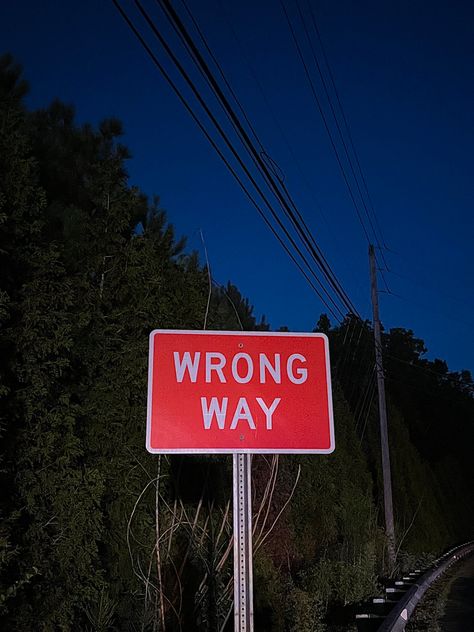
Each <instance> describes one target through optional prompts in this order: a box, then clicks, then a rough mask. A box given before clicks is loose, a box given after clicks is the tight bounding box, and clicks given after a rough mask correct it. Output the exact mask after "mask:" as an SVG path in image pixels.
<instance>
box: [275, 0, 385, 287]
mask: <svg viewBox="0 0 474 632" xmlns="http://www.w3.org/2000/svg"><path fill="white" fill-rule="evenodd" d="M280 5H281V8H282V10H283V13H284V15H285V20H286V23H287V25H288V28H289V30H290V33H291V36H292V39H293V43H294V44H295V48H296V51H297V53H298V57H299V59H300V61H301V64H302V66H303V68H304V71H305V75H306V78H307V80H308V83H309V86H310V89H311V93H312V96H313V99H314V101H315V103H316V105H317V109H318V111H319V114H320V116H321V118H322V121H323V124H324V128H325V130H326V133H327V135H328V137H329V140H330V143H331V147H332V149H333V152H334V155H335V157H336V160H337V163H338V165H339V168H340V171H341V175H342V177H343V180H344V182H345V184H346V188H347V190H348V192H349V196H350V199H351V201H352V204H353V206H354V209H355V211H356V214H357V218H358V220H359V223H360V225H361V226H362V229H363V232H364V235H365V237H366V239H367V242H368V243H369V244H370V243H372V240H371V239H370V237H369V232H368V230H367V227H366V225H365V222H364V220H363V217H362V213H361V211H360V208H359V205H358V203H357V201H356V196H355V194H354V192H353V190H352V186H351V184H350V179H349V177H348V174H347V173H346V169H345V168H344V165H343V162H342V159H341V156H340V154H339V151H338V149H337V146H336V142H335V140H334V137H333V134H332V132H331V129H330V126H329V122H328V120H327V117H326V114H325V112H324V108H323V106H322V103H321V99H320V98H319V95H318V93H317V90H316V86H315V84H314V82H313V80H312V77H311V73H310V72H309V68H308V64H307V63H306V61H305V58H304V54H303V50H302V47H301V46H300V44H299V42H298V38H297V35H296V31H295V29H294V28H293V24H292V22H291V19H290V16H289V14H288V11H287V10H286V7H285V4H284V2H283V0H280ZM296 6H297V10H298V14H299V16H300V20H301V22H302V24H303V29H304V32H305V35H306V38H307V40H308V43H309V46H310V50H311V53H312V57H313V61H314V63H315V66H316V68H317V70H318V74H319V77H320V79H321V83H322V85H323V89H324V93H325V95H326V99H327V101H328V103H329V107H330V110H331V114H332V116H333V119H334V122H335V125H336V129H337V131H338V134H339V137H340V140H341V143H342V146H343V149H344V154H345V156H346V160H347V162H348V164H349V169H350V173H351V174H352V178H353V180H354V182H355V184H356V187H357V192H358V194H359V197H360V200H361V202H362V206H363V208H364V211H365V214H366V216H367V219H368V222H369V226H370V229H371V231H372V234H373V236H374V238H375V243H376V244H377V246H378V248H379V251H380V253H381V256H382V260H383V262H384V265H385V267H386V268H387V269H388V264H387V262H386V259H385V255H384V253H383V249H382V246H381V245H380V241H379V238H378V236H377V231H376V230H375V226H374V223H373V221H372V218H371V217H370V213H369V209H368V207H367V204H366V201H365V199H364V195H363V193H362V188H361V185H360V183H359V178H358V177H357V174H356V171H355V168H354V165H353V162H352V158H351V156H350V152H349V149H348V147H347V143H346V141H345V138H344V134H343V133H342V129H341V125H340V123H339V120H338V117H337V114H336V111H335V108H334V105H333V102H332V98H331V95H330V93H329V90H328V86H327V83H326V80H325V78H324V74H323V72H322V69H321V65H320V63H319V61H318V58H317V55H316V52H315V49H314V46H313V43H312V40H311V37H310V35H309V32H308V29H307V26H306V20H305V18H304V16H303V13H302V11H301V7H300V4H299V2H298V0H297V2H296ZM313 19H314V15H313ZM314 23H315V20H314ZM318 33H319V31H318ZM326 59H327V58H326ZM327 63H328V62H327ZM333 83H334V81H333ZM334 85H335V84H334ZM339 103H340V99H339ZM340 107H341V108H342V105H341V106H340ZM344 120H345V122H346V128H347V129H348V125H347V119H346V117H345V116H344ZM350 138H351V141H352V135H350ZM352 148H353V152H354V155H356V152H355V147H354V143H353V142H352ZM357 162H358V164H359V167H360V161H359V160H358V158H357ZM364 181H365V178H364ZM365 184H366V182H365ZM374 212H375V211H374ZM381 275H382V277H383V272H381ZM383 281H384V283H385V285H386V286H387V288H388V284H387V281H386V280H385V277H383Z"/></svg>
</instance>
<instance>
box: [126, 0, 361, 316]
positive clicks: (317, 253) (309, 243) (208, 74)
mask: <svg viewBox="0 0 474 632" xmlns="http://www.w3.org/2000/svg"><path fill="white" fill-rule="evenodd" d="M157 2H158V3H159V4H160V6H161V7H162V8H163V9H164V10H165V12H166V15H167V17H168V19H169V21H170V23H171V24H172V26H173V27H176V29H177V30H178V31H179V34H180V36H181V39H182V41H183V43H184V44H185V46H186V47H187V48H188V50H189V51H190V52H191V54H192V56H193V59H194V61H195V63H196V64H197V65H198V67H199V69H200V71H201V72H202V74H203V76H204V77H205V78H206V80H207V81H208V82H209V84H210V85H211V87H212V89H213V91H214V93H215V95H216V97H217V98H218V100H219V101H220V103H221V105H222V107H223V109H224V111H225V113H226V114H227V115H228V117H229V119H230V120H231V123H232V125H233V126H234V129H235V130H236V132H237V133H238V134H239V136H240V138H241V140H242V142H243V144H244V146H245V148H246V150H247V152H248V153H249V155H250V157H251V158H252V160H253V162H254V164H255V166H256V167H257V168H258V169H259V171H260V172H261V173H262V174H263V177H264V179H265V180H266V182H267V184H268V186H269V187H270V189H271V190H272V192H273V194H274V195H275V197H276V199H277V201H278V202H279V204H280V205H281V206H282V209H283V211H284V212H285V214H286V215H287V217H288V218H289V219H290V221H291V223H292V225H293V226H294V227H295V229H296V231H297V233H298V234H299V236H300V238H301V240H302V241H303V242H304V244H305V246H306V248H307V249H308V251H309V253H310V254H311V256H312V258H313V259H314V261H315V262H316V264H317V265H318V266H319V268H320V270H321V272H322V273H323V274H324V276H325V277H326V280H327V281H328V282H329V283H330V285H331V286H332V287H333V289H334V291H335V292H336V294H337V295H338V296H339V297H340V299H341V300H342V301H343V304H345V305H346V306H347V307H348V308H349V310H350V311H351V312H353V313H356V312H357V310H356V309H355V307H354V305H353V304H352V302H351V301H350V299H349V297H348V296H347V294H346V293H345V292H344V290H343V289H342V287H341V285H340V283H339V281H338V280H337V278H336V277H335V275H334V273H333V272H332V270H331V268H330V266H329V264H328V262H327V260H326V258H325V257H324V255H323V253H322V251H321V250H320V248H319V246H318V245H317V244H316V242H315V240H314V238H312V235H311V234H310V232H309V229H308V227H307V225H306V223H305V222H304V220H303V218H302V216H301V213H300V212H299V210H298V208H297V206H296V204H295V202H294V201H293V199H292V198H291V195H290V193H289V191H288V189H287V187H286V186H285V185H284V183H283V181H282V180H281V179H279V178H277V180H278V183H277V182H275V180H274V178H273V174H272V171H271V169H269V168H268V166H267V164H266V162H265V161H264V160H263V157H262V155H261V153H259V152H258V151H257V149H256V148H255V146H254V145H253V143H252V141H251V139H250V138H249V136H248V135H247V133H246V131H245V129H244V127H243V126H242V124H241V122H240V121H239V119H238V117H237V115H236V113H235V111H234V110H233V108H232V106H231V104H230V102H229V101H228V99H227V97H226V96H225V94H224V92H223V91H222V89H221V87H220V86H219V84H218V82H217V81H216V78H215V77H214V75H213V74H212V71H211V70H210V68H209V66H208V64H207V62H206V61H205V59H204V57H203V56H202V54H201V53H200V51H199V50H198V48H197V46H196V44H195V42H194V41H193V39H192V37H191V36H190V34H189V32H188V31H187V29H186V27H185V25H184V23H183V21H182V20H181V19H180V17H179V15H178V14H177V12H176V11H175V9H174V7H173V6H172V4H171V2H170V1H169V0H157ZM136 3H137V4H140V3H139V2H138V0H136ZM206 46H207V48H208V49H209V46H208V45H207V44H206ZM227 83H228V82H227ZM246 118H247V117H246ZM247 120H248V118H247ZM252 129H253V127H252ZM257 138H258V135H257ZM259 142H260V141H259ZM260 144H261V143H260ZM265 153H266V152H265ZM267 155H268V154H267ZM278 184H279V185H280V186H281V188H282V189H283V191H284V194H285V195H283V194H282V192H281V190H280V189H279V187H278Z"/></svg>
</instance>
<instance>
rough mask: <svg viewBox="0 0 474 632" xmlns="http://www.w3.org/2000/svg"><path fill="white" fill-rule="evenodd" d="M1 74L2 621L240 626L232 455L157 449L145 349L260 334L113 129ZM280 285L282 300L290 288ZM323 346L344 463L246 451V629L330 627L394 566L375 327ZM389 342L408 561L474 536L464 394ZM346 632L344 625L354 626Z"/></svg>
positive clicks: (399, 511)
mask: <svg viewBox="0 0 474 632" xmlns="http://www.w3.org/2000/svg"><path fill="white" fill-rule="evenodd" d="M26 91H27V87H26V84H25V83H24V81H23V79H22V76H21V71H20V69H19V68H18V67H17V66H16V65H15V64H14V62H13V60H12V59H11V58H9V57H6V56H5V57H3V58H1V60H0V270H1V282H0V332H1V337H0V442H1V451H0V459H1V461H0V476H1V484H0V494H1V516H0V517H1V526H0V627H1V628H2V629H4V630H12V631H23V630H25V631H29V630H31V631H56V630H63V631H69V630H71V631H75V630H96V631H105V630H137V631H138V630H141V631H148V630H153V631H158V630H168V631H169V632H172V631H175V630H183V631H187V630H204V631H205V630H209V631H217V630H230V629H232V625H233V621H232V616H231V613H232V589H233V585H232V515H231V514H232V508H231V487H232V486H231V458H230V457H212V458H211V457H202V458H196V457H174V458H169V457H164V456H163V457H160V456H156V455H155V456H151V455H149V454H147V453H146V451H145V448H144V442H145V417H146V380H147V345H148V334H149V332H150V331H151V330H152V329H154V328H174V329H179V328H186V329H202V327H203V323H204V318H205V315H206V312H208V317H207V324H208V327H209V328H214V329H239V328H243V329H245V330H253V329H262V330H266V329H268V328H269V326H268V324H267V323H266V322H265V320H264V319H263V320H261V321H260V322H258V321H257V319H256V318H255V316H254V314H253V309H252V306H251V305H250V304H249V302H248V300H246V299H244V298H243V297H242V296H241V294H240V292H239V291H238V289H237V288H236V287H235V286H234V285H231V284H230V283H229V284H228V285H227V286H226V287H225V288H222V287H216V286H213V288H212V293H211V297H210V305H209V309H207V301H208V293H209V285H208V275H207V270H206V267H205V266H204V265H203V264H202V263H201V262H200V261H199V260H198V257H197V255H196V254H195V253H188V252H186V250H185V243H184V241H182V240H179V239H177V238H176V237H175V235H174V232H173V228H172V225H171V224H169V223H168V221H167V219H166V216H165V214H164V212H163V211H162V210H161V209H160V205H159V201H158V200H157V199H156V200H153V201H151V202H150V201H149V200H148V199H147V198H146V197H145V196H144V195H143V194H142V193H141V192H140V191H139V190H138V189H137V188H136V187H133V186H130V184H129V183H128V179H127V173H126V169H125V163H126V160H127V158H128V152H127V149H126V148H125V147H124V146H123V145H121V143H120V136H121V126H120V123H119V122H118V121H116V120H106V121H104V122H103V123H102V124H101V125H100V126H99V127H98V128H97V129H95V128H93V127H91V126H90V125H83V126H80V125H78V124H77V123H76V122H75V120H74V111H73V109H72V108H71V107H69V106H66V105H64V104H62V103H60V102H55V103H53V104H52V105H51V106H50V107H48V108H47V109H44V110H40V111H28V110H27V108H26V107H25V104H24V97H25V94H26ZM282 291H284V288H282ZM316 328H317V329H318V330H320V331H325V332H326V333H327V334H328V335H329V338H330V343H331V353H332V363H333V366H332V371H333V380H334V409H335V424H336V451H335V453H334V454H332V455H328V456H300V457H280V458H278V457H276V456H275V457H271V456H269V457H268V458H264V457H255V458H254V462H253V482H254V488H255V489H254V525H255V531H254V547H255V562H254V566H255V609H256V629H258V630H269V631H270V630H271V631H276V632H278V631H283V630H285V631H286V630H288V631H296V630H298V631H299V632H305V631H310V630H311V631H314V630H321V631H323V630H333V629H336V628H337V624H338V620H342V619H341V618H343V617H344V616H345V615H344V613H345V612H346V611H347V610H350V607H351V606H352V605H353V604H355V603H356V602H358V601H360V600H362V599H364V598H365V597H367V596H369V595H371V594H373V593H374V592H375V591H376V589H377V581H378V578H379V577H380V576H381V575H382V574H383V573H384V572H386V542H385V538H384V533H383V511H382V507H383V500H382V496H381V472H380V457H379V454H380V450H379V435H378V425H377V423H378V422H377V413H376V395H375V394H374V393H375V391H374V388H373V387H374V354H373V342H372V331H371V328H370V325H369V324H368V323H363V322H361V321H359V320H357V319H355V318H352V317H348V318H346V320H345V321H344V323H343V324H342V325H340V326H337V327H333V326H331V324H330V323H329V321H328V319H327V318H326V317H325V316H322V317H321V318H320V320H319V322H318V323H317V326H316ZM425 351H426V350H425V349H424V345H423V342H422V341H421V340H419V339H417V338H415V337H414V335H413V333H412V332H411V331H407V330H404V329H392V330H391V331H390V332H386V333H385V334H384V352H385V362H386V372H387V388H388V398H389V430H390V439H391V457H392V471H393V486H394V503H395V517H396V528H397V547H398V551H397V552H398V563H399V565H400V566H410V565H411V564H414V563H415V562H417V561H419V560H420V559H423V558H424V557H429V556H430V555H431V556H432V555H435V554H438V553H439V552H441V551H442V550H443V549H444V548H445V547H447V546H449V545H451V544H454V543H456V542H459V541H461V540H465V539H467V538H468V537H470V536H471V535H472V524H473V517H474V516H473V508H474V502H473V501H474V498H473V492H472V489H471V485H470V483H471V481H472V480H474V477H473V465H472V458H471V455H470V451H471V449H472V445H473V439H474V437H473V392H472V389H473V385H472V380H471V376H470V374H469V373H468V372H462V373H459V374H458V373H450V372H449V371H448V368H447V366H446V364H445V363H444V362H442V361H438V360H436V361H434V362H430V361H428V360H426V359H424V358H423V355H424V353H425ZM344 629H347V626H346V627H345V628H344Z"/></svg>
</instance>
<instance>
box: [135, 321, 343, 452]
mask: <svg viewBox="0 0 474 632" xmlns="http://www.w3.org/2000/svg"><path fill="white" fill-rule="evenodd" d="M157 334H183V335H187V334H193V335H200V336H216V335H218V336H244V337H247V336H286V337H288V336H292V337H294V338H295V337H300V338H323V340H324V352H325V359H326V385H327V397H328V408H329V439H330V445H329V448H326V449H295V448H260V449H253V448H211V449H207V448H167V449H163V448H152V447H151V445H150V444H151V400H152V392H153V353H154V348H155V345H154V339H155V336H156V335H157ZM335 447H336V446H335V437H334V413H333V405H332V385H331V365H330V361H329V339H328V337H327V336H326V334H323V333H319V332H318V333H309V332H289V331H220V330H213V329H211V330H209V329H206V330H201V329H154V330H153V331H152V332H151V333H150V338H149V350H148V397H147V420H146V449H147V450H148V452H150V453H151V454H331V452H334V449H335Z"/></svg>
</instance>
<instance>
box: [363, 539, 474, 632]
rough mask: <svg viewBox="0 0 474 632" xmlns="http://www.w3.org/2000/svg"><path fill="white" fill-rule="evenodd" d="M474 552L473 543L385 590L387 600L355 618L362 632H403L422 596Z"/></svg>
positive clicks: (464, 545)
mask: <svg viewBox="0 0 474 632" xmlns="http://www.w3.org/2000/svg"><path fill="white" fill-rule="evenodd" d="M473 552H474V540H473V541H471V542H467V543H466V544H462V545H461V546H457V547H455V548H453V549H451V550H450V551H448V552H447V553H445V554H444V555H442V556H441V557H440V558H439V559H438V560H436V562H434V563H433V564H431V565H430V567H429V568H428V569H427V570H425V572H423V571H422V570H416V571H415V572H412V573H409V574H408V575H407V576H404V577H403V579H402V580H400V581H392V582H391V584H392V586H390V587H386V588H385V597H380V598H375V599H373V600H372V604H371V605H369V604H367V606H366V609H365V610H363V612H364V614H357V615H356V623H357V629H358V630H359V632H402V631H403V630H405V626H406V625H407V623H408V620H409V619H410V617H411V615H412V614H413V611H414V610H415V608H416V606H417V605H418V603H419V602H420V601H421V599H422V597H423V595H424V594H425V592H426V591H427V590H428V588H429V587H430V586H431V584H432V583H433V582H434V581H435V580H436V579H438V577H439V576H440V575H442V574H443V573H444V572H445V571H446V570H447V569H448V568H449V567H450V566H451V565H452V564H454V563H456V562H458V561H459V560H460V559H462V558H464V557H466V556H467V555H469V554H470V553H473Z"/></svg>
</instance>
